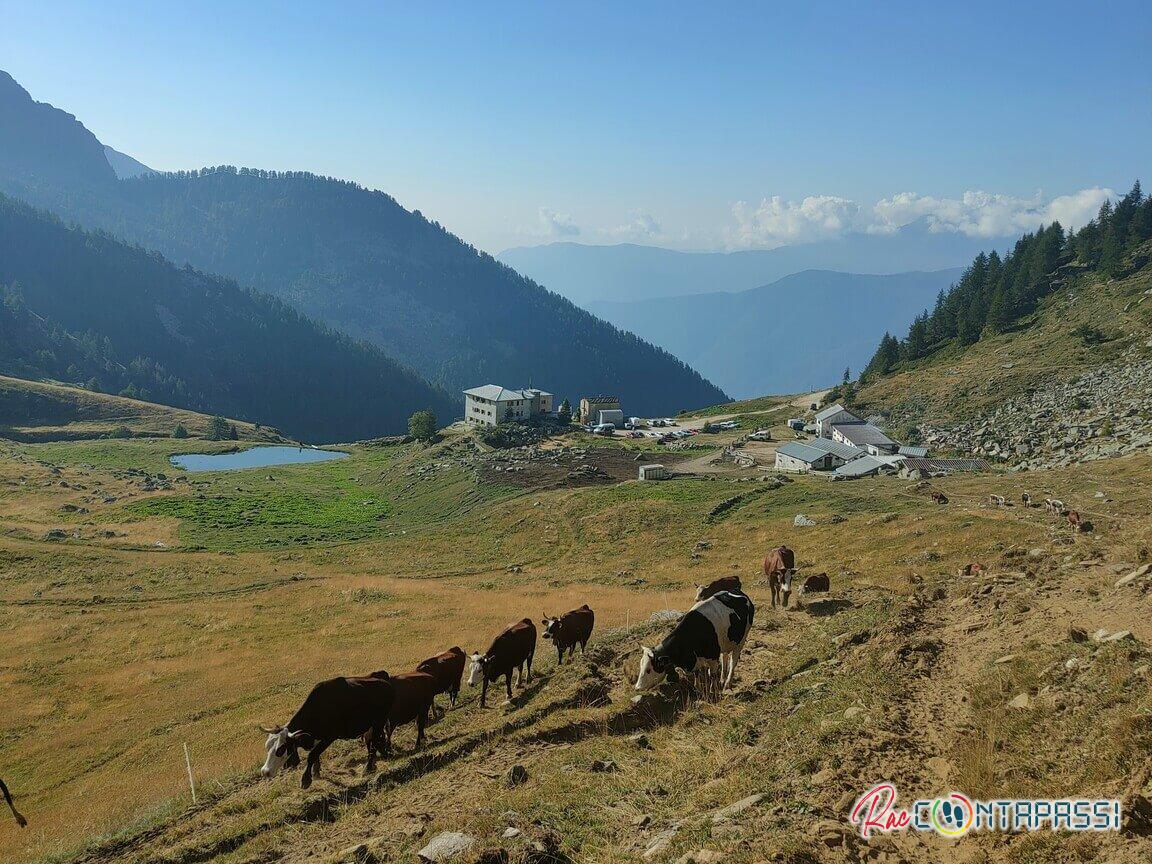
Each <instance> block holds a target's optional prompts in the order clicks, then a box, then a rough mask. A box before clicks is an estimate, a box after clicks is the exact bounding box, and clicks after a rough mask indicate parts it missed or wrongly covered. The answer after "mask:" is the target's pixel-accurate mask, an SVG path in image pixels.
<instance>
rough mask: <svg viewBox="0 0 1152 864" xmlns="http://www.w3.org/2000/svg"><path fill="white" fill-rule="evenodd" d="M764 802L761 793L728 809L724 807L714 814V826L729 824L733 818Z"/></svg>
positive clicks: (741, 800) (743, 799) (744, 799)
mask: <svg viewBox="0 0 1152 864" xmlns="http://www.w3.org/2000/svg"><path fill="white" fill-rule="evenodd" d="M763 800H764V796H763V795H762V794H759V793H757V794H756V795H749V796H748V797H747V798H741V799H740V800H739V801H737V802H735V803H734V804H729V805H728V806H727V807H723V808H721V809H720V810H717V811H716V812H715V813H713V814H712V824H713V825H719V824H721V823H723V822H727V821H728V820H729V819H731V818H732V817H733V816H739V815H740V814H741V813H743V812H744V811H745V810H750V809H751V808H753V807H755V806H756V805H757V804H759V803H760V802H761V801H763Z"/></svg>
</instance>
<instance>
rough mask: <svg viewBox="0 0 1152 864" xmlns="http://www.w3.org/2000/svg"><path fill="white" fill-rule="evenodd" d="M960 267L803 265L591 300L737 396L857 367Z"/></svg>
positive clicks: (785, 389) (826, 379)
mask: <svg viewBox="0 0 1152 864" xmlns="http://www.w3.org/2000/svg"><path fill="white" fill-rule="evenodd" d="M962 272H963V271H962V270H961V269H958V268H956V269H949V270H938V271H933V272H927V273H924V272H913V273H898V274H895V275H891V276H873V275H867V274H858V273H837V272H832V271H827V270H806V271H804V272H801V273H795V274H792V275H790V276H786V277H784V278H783V279H779V280H777V281H775V282H773V283H771V284H769V285H763V286H760V287H759V288H754V289H752V290H750V291H741V292H736V293H729V292H716V293H711V294H689V295H684V296H680V297H662V298H656V299H652V300H642V301H639V302H635V303H606V302H596V303H590V304H589V306H590V308H591V309H592V311H593V312H595V313H596V314H598V315H601V316H602V317H604V318H606V319H607V320H609V321H611V322H612V323H614V324H616V325H617V326H620V327H626V328H628V329H630V330H632V331H633V332H635V333H637V334H638V335H640V336H642V337H643V338H645V339H648V340H650V341H652V342H653V343H655V344H657V345H660V346H662V347H664V348H666V349H668V350H669V351H671V352H672V353H674V354H676V355H677V356H678V357H682V358H684V360H685V361H686V362H688V363H690V364H691V365H692V366H693V367H695V368H697V369H699V370H700V371H701V372H702V373H703V374H705V375H707V376H708V377H709V378H711V379H712V380H714V381H716V382H718V383H719V384H720V386H722V387H723V388H724V389H725V390H726V391H728V392H729V393H731V394H732V395H733V396H735V397H736V398H737V399H741V398H747V397H751V396H757V395H760V394H763V393H796V392H800V391H804V390H812V389H816V388H818V387H826V386H829V385H831V384H834V383H836V382H837V381H839V380H840V377H841V375H842V373H843V371H844V368H845V367H851V368H852V369H854V370H859V369H861V368H862V367H863V365H864V364H865V363H867V362H868V360H869V358H870V357H871V354H872V351H873V348H874V346H875V341H876V334H877V333H881V334H882V333H884V332H885V331H894V330H897V329H901V328H904V327H907V326H908V324H909V323H911V322H912V320H913V319H914V318H915V317H916V315H917V314H919V313H920V311H921V310H922V309H923V308H924V306H925V305H931V303H932V302H933V301H934V300H935V299H936V296H937V294H938V293H939V292H940V291H943V290H945V289H947V288H948V286H949V285H951V284H952V283H953V282H955V281H956V280H957V279H958V278H959V277H960V275H961V274H962Z"/></svg>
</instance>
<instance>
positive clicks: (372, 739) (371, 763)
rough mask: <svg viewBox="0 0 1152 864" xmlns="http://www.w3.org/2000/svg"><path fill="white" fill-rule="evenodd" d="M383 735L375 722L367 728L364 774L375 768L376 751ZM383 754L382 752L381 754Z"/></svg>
mask: <svg viewBox="0 0 1152 864" xmlns="http://www.w3.org/2000/svg"><path fill="white" fill-rule="evenodd" d="M383 737H384V731H383V729H381V728H380V724H379V723H377V724H376V725H374V726H373V727H372V728H371V729H369V730H368V738H367V740H366V741H365V742H364V743H365V744H367V745H368V764H367V765H365V766H364V774H365V775H368V774H371V773H372V772H373V771H375V770H376V752H377V751H378V750H379V749H380V742H381V740H382V739H383ZM382 755H383V754H382Z"/></svg>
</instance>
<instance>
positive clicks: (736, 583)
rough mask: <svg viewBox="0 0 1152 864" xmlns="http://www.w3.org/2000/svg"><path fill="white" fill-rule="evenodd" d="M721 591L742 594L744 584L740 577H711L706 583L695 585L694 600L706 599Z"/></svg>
mask: <svg viewBox="0 0 1152 864" xmlns="http://www.w3.org/2000/svg"><path fill="white" fill-rule="evenodd" d="M721 591H734V592H736V593H737V594H743V593H744V586H743V585H742V584H741V582H740V577H739V576H721V577H720V578H719V579H713V580H712V581H711V582H709V583H708V584H707V585H697V586H696V602H697V603H699V602H700V601H701V600H707V599H708V598H709V597H711V596H712V595H713V594H718V593H720V592H721Z"/></svg>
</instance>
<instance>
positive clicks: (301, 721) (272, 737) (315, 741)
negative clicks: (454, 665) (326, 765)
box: [260, 675, 393, 789]
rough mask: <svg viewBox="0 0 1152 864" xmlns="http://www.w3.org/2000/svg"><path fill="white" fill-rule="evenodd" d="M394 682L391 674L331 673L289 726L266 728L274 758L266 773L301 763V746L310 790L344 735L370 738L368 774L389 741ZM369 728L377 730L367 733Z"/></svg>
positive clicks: (268, 747)
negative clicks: (341, 675) (348, 675)
mask: <svg viewBox="0 0 1152 864" xmlns="http://www.w3.org/2000/svg"><path fill="white" fill-rule="evenodd" d="M392 696H393V689H392V681H391V680H389V679H388V678H387V676H386V675H373V676H368V677H365V678H331V679H329V680H328V681H321V682H320V683H319V684H317V685H316V686H315V687H313V688H312V692H311V693H309V694H308V697H307V698H306V699H305V700H304V704H303V705H301V706H300V708H299V709H298V710H297V711H296V713H295V714H293V715H292V719H291V720H289V721H288V725H286V726H276V727H274V728H271V729H268V728H265V727H261V729H262V730H263V731H265V732H267V733H268V741H267V742H266V743H265V745H264V748H265V749H266V750H267V751H268V758H267V759H266V760H265V761H264V767H263V768H261V769H260V773H261V774H262V775H263V776H265V777H275V776H276V774H277V773H279V771H280V769H282V768H295V767H296V766H297V765H299V764H300V755H299V752H298V751H299V750H300V749H303V750H306V751H308V762H307V764H306V765H305V766H304V776H303V777H302V778H301V779H300V785H301V786H302V787H304V788H305V789H307V788H308V787H309V786H311V785H312V777H313V776H314V775H318V774H319V773H320V754H322V753H323V752H324V751H325V750H327V749H328V747H329V746H330V745H331V744H332V742H333V741H336V740H338V739H341V738H364V740H365V741H366V743H367V745H368V765H367V767H366V768H365V772H366V773H370V772H372V771H373V770H375V768H376V752H377V750H378V749H379V747H380V746H381V743H382V742H383V740H384V725H385V723H387V721H388V713H389V712H390V711H391V710H392ZM365 733H371V735H370V736H365Z"/></svg>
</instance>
